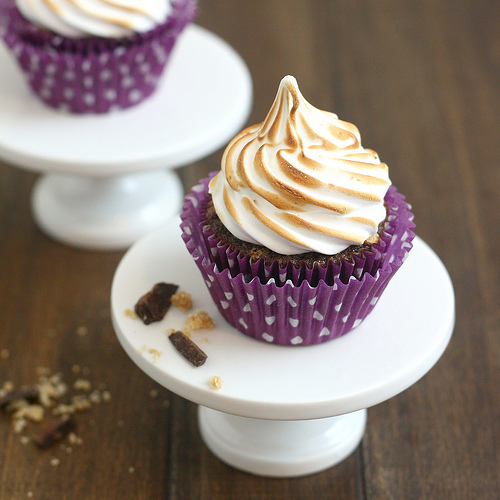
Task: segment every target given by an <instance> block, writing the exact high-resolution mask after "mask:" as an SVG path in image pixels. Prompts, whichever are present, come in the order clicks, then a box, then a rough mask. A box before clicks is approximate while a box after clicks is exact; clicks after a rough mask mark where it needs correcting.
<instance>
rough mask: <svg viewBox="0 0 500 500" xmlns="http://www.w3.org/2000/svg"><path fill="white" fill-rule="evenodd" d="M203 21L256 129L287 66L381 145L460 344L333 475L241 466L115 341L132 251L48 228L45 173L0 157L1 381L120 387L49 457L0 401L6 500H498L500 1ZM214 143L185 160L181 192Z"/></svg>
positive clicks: (251, 8)
mask: <svg viewBox="0 0 500 500" xmlns="http://www.w3.org/2000/svg"><path fill="white" fill-rule="evenodd" d="M197 22H198V24H200V25H201V26H204V27H206V28H208V29H210V30H212V31H213V32H215V33H217V34H218V35H220V36H221V37H223V38H224V39H225V40H227V41H228V42H229V43H230V44H231V45H233V46H234V47H235V48H236V50H237V51H238V52H239V53H240V54H241V55H242V57H243V58H244V60H245V61H246V63H247V64H248V66H249V69H250V71H251V73H252V77H253V82H254V90H255V96H254V107H253V111H252V114H251V117H250V119H249V124H250V123H256V122H258V121H261V120H262V119H263V118H264V116H265V114H266V112H267V110H268V108H269V106H270V105H271V103H272V100H273V99H274V96H275V92H276V89H277V86H278V83H279V81H280V79H281V78H282V77H283V76H284V75H286V74H292V75H294V76H296V77H297V79H298V81H299V84H300V87H301V90H302V92H303V94H304V96H305V97H306V98H307V99H308V100H309V102H311V103H312V104H313V105H315V106H316V107H319V108H321V109H326V110H331V111H333V112H336V113H337V114H338V115H339V116H340V117H341V118H342V119H345V120H347V121H350V122H353V123H355V124H356V125H357V126H358V127H359V129H360V131H361V135H362V139H363V144H364V145H365V146H366V147H371V148H373V149H375V150H376V151H378V153H379V154H380V156H381V158H382V160H383V161H385V162H386V163H387V164H388V165H389V168H390V175H391V178H392V180H393V183H394V184H396V185H397V186H398V188H399V189H400V191H402V192H403V193H404V194H405V195H406V197H407V199H408V200H409V201H410V202H411V203H412V205H413V208H414V213H415V221H416V225H417V230H416V231H417V234H418V235H419V236H420V237H422V238H423V239H424V240H425V241H426V242H427V243H429V244H430V246H431V247H432V248H433V249H434V250H435V251H436V253H437V254H438V255H439V256H440V258H441V259H442V261H443V262H444V264H445V266H446V267H447V269H448V271H449V273H450V275H451V278H452V281H453V283H454V287H455V293H456V303H457V320H456V327H455V331H454V334H453V337H452V340H451V343H450V345H449V347H448V349H447V350H446V352H445V353H444V355H443V357H442V358H441V360H440V361H439V362H438V363H437V365H436V366H435V367H434V368H433V369H432V370H431V371H430V372H429V373H428V374H427V375H426V376H425V377H424V378H423V379H422V380H420V381H419V382H417V383H416V384H415V385H413V386H412V387H411V388H409V389H408V390H406V391H405V392H403V393H402V394H400V395H398V396H396V397H393V398H392V399H390V400H389V401H387V402H384V403H382V404H379V405H377V406H375V407H373V408H371V409H370V410H369V412H368V424H367V429H366V432H365V435H364V439H363V441H362V444H361V445H360V446H359V448H358V449H357V450H356V451H355V452H354V454H352V455H351V456H350V457H349V458H348V459H346V460H345V461H344V462H342V463H341V464H339V465H337V466H336V467H334V468H333V469H330V470H327V471H325V472H321V473H318V474H315V475H311V476H309V477H303V478H294V479H269V478H261V477H255V476H252V475H250V474H246V473H243V472H239V471H237V470H234V469H232V468H230V467H228V466H226V465H224V464H223V463H221V462H220V461H219V460H217V459H216V458H214V456H212V454H211V453H210V452H209V451H208V450H207V448H206V447H205V446H204V444H203V442H202V441H201V438H200V435H199V433H198V429H197V424H196V406H195V405H194V404H193V403H190V402H188V401H185V400H183V399H182V398H180V397H178V396H176V395H175V394H172V393H170V392H169V391H167V390H166V389H164V388H162V387H160V386H158V385H157V384H156V383H154V382H153V381H152V380H151V379H149V378H148V377H147V376H146V375H145V374H143V372H141V371H140V370H139V369H138V368H136V366H135V365H134V364H133V363H132V362H131V360H130V359H129V358H128V357H127V356H126V355H125V353H124V351H123V350H122V348H121V347H120V345H119V344H118V341H117V339H116V337H115V334H114V331H113V328H112V325H111V321H110V313H109V303H110V286H111V280H112V277H113V274H114V272H115V269H116V266H117V265H118V263H119V261H120V259H121V257H122V255H123V252H89V251H83V250H78V249H75V248H70V247H67V246H64V245H61V244H59V243H57V242H55V241H53V240H51V239H50V238H48V237H47V236H46V235H44V234H43V233H42V232H41V231H40V230H39V229H38V228H37V226H36V225H35V224H34V222H33V218H32V214H31V210H30V195H31V189H32V186H33V183H34V181H35V179H36V177H37V176H36V174H34V173H31V172H27V171H23V170H21V169H19V168H14V167H13V166H12V165H6V164H0V235H1V236H0V311H1V313H0V350H1V353H0V354H1V356H0V385H2V384H3V383H4V382H7V381H9V382H12V384H14V385H15V386H16V387H17V386H20V385H23V384H33V383H34V382H36V381H37V380H38V377H39V374H40V367H45V368H48V369H50V370H51V372H52V373H57V372H60V373H61V374H62V375H61V376H62V378H63V380H64V381H65V382H66V383H67V384H68V386H69V392H70V393H76V392H77V391H76V389H74V388H73V386H72V384H73V381H75V380H76V379H77V378H84V379H86V380H90V381H91V382H92V384H93V388H95V389H97V390H98V391H99V394H101V395H102V394H103V393H104V391H109V395H110V396H111V399H110V400H109V401H108V402H102V403H100V404H94V405H93V406H92V408H91V409H90V410H88V411H87V412H80V413H78V415H76V419H77V422H78V427H77V435H78V436H79V437H81V438H82V443H81V445H78V444H74V445H69V444H68V443H67V442H65V444H64V445H63V446H62V447H61V446H59V445H57V446H55V447H53V448H51V449H49V450H43V451H42V450H39V449H37V448H35V446H34V445H33V444H32V443H31V442H27V439H23V438H22V436H31V435H32V434H33V433H34V432H35V431H36V429H37V427H36V425H35V424H29V425H28V427H27V428H26V429H25V430H24V431H23V432H22V433H21V434H18V433H16V432H14V430H13V427H12V423H11V417H10V415H8V414H7V413H5V412H2V413H1V414H0V446H1V450H2V451H1V452H0V498H1V499H18V498H21V499H22V498H30V497H32V498H36V499H41V498H47V499H77V500H79V499H98V498H99V499H101V498H120V499H125V498H126V499H128V498H131V499H157V498H168V499H186V498H192V499H219V498H220V499H229V498H231V499H271V498H272V499H302V498H304V499H305V498H307V499H313V498H314V499H326V498H335V499H354V498H357V499H422V498H425V499H494V498H495V499H496V498H499V497H500V490H499V482H498V481H499V479H498V478H499V463H498V459H499V435H500V432H499V417H500V406H499V386H500V384H499V382H500V381H499V359H500V343H499V336H500V308H499V304H500V287H499V281H500V260H499V258H498V252H499V249H500V231H499V227H500V201H499V196H500V174H499V172H500V148H499V147H498V144H499V134H498V132H499V126H498V125H499V118H500V92H499V90H500V88H499V84H500V37H499V36H498V33H499V32H500V3H499V2H498V1H497V0H480V1H477V2H466V1H459V0H457V1H449V0H433V1H430V0H425V1H422V2H400V1H396V0H387V1H383V2H380V1H375V0H350V1H337V2H333V1H328V0H317V1H310V0H301V1H299V0H289V1H285V0H266V1H263V0H255V1H252V2H246V1H242V0H240V1H232V2H227V1H223V0H211V1H209V0H201V1H200V14H199V17H198V20H197ZM0 112H1V110H0ZM193 118H195V117H193ZM89 146H91V145H89ZM220 156H221V151H218V152H217V153H215V154H213V155H211V156H210V157H208V158H206V159H204V160H202V161H200V162H198V163H196V164H192V165H187V166H185V167H183V168H181V169H179V175H180V176H181V178H182V180H183V182H184V184H185V186H186V188H189V187H190V186H192V185H193V184H194V183H195V182H196V181H197V179H198V178H200V177H202V176H204V175H205V174H206V173H207V172H209V171H211V170H215V169H217V168H219V161H220ZM374 334H376V332H374ZM78 368H80V372H79V373H77V372H78ZM69 451H72V453H69ZM54 458H56V459H58V460H53V459H54ZM57 463H58V464H59V465H57Z"/></svg>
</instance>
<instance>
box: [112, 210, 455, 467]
mask: <svg viewBox="0 0 500 500" xmlns="http://www.w3.org/2000/svg"><path fill="white" fill-rule="evenodd" d="M160 281H165V282H169V283H176V284H178V285H179V286H180V289H181V290H184V291H186V292H189V293H191V295H192V298H193V301H194V307H196V308H199V309H203V310H206V311H207V312H208V313H209V314H210V316H211V317H212V318H213V319H214V320H215V323H216V326H215V328H214V329H213V330H199V331H193V332H192V339H193V340H194V341H195V343H197V344H198V345H199V346H200V347H201V348H202V349H203V350H204V351H205V353H206V354H207V355H208V359H207V361H206V362H205V364H204V365H202V366H201V367H199V368H194V367H193V366H192V365H191V364H190V363H188V362H187V361H186V360H185V359H184V358H183V357H182V356H181V355H180V354H179V353H178V352H177V351H176V350H175V349H174V347H173V346H172V344H171V343H170V341H169V340H168V337H167V329H169V328H174V329H182V328H183V326H184V321H185V318H186V314H184V313H182V312H181V311H180V310H179V309H177V308H175V307H172V308H171V309H170V311H169V312H168V314H167V316H166V317H165V318H164V320H163V321H161V322H158V323H153V324H150V325H148V326H146V325H144V324H143V323H142V322H141V321H140V320H138V319H135V320H134V319H131V318H130V317H129V316H127V315H126V314H125V311H126V310H127V309H133V307H134V304H135V303H136V302H137V300H138V298H139V297H140V296H141V295H143V294H144V293H146V292H147V291H148V290H150V289H151V287H152V286H153V285H154V284H155V283H157V282H160ZM454 304H455V301H454V292H453V286H452V283H451V281H450V278H449V276H448V273H447V271H446V269H445V268H444V266H443V264H442V263H441V261H440V260H439V258H438V257H437V256H436V254H435V253H434V252H433V251H432V250H431V249H430V248H429V247H428V246H427V245H426V244H425V243H424V242H423V241H422V240H421V239H420V238H418V237H417V238H416V239H415V241H414V248H413V250H412V251H411V252H410V255H409V257H408V260H407V261H406V262H405V264H404V265H403V266H402V268H401V269H400V270H399V271H398V273H397V274H396V276H395V277H394V278H393V280H392V281H391V282H390V284H389V286H388V287H387V289H386V291H385V292H384V294H383V295H382V297H381V298H380V300H379V302H378V304H377V306H376V307H375V309H374V310H373V312H372V313H371V314H370V315H369V316H368V318H367V319H366V320H365V321H364V322H363V323H362V324H361V325H360V326H358V327H357V328H356V329H355V330H354V331H352V332H350V333H349V334H347V335H345V336H343V337H341V338H338V339H335V340H332V341H330V342H327V343H324V344H320V345H316V346H303V347H297V346H293V347H288V346H278V345H272V344H267V343H265V342H263V341H262V342H261V341H257V340H253V339H251V338H249V337H246V336H244V335H243V334H241V333H240V332H239V331H237V330H236V329H234V328H233V327H231V326H229V325H228V323H226V321H225V320H224V319H223V317H222V316H221V315H220V314H219V312H218V310H217V308H216V306H215V305H214V304H213V302H212V299H211V297H210V295H209V293H208V291H207V289H206V287H205V285H204V283H203V279H202V277H201V274H200V273H199V271H198V269H197V267H196V265H195V264H194V262H193V261H192V259H191V256H190V255H189V254H188V252H187V250H186V249H185V247H184V244H183V242H182V240H181V237H180V229H179V228H178V221H176V220H173V221H171V222H170V223H169V224H167V225H165V226H164V227H162V228H160V229H159V230H156V231H154V232H152V233H151V234H149V235H147V236H145V237H144V238H142V239H141V240H140V241H138V242H137V243H136V244H134V245H133V247H132V248H131V249H130V250H129V251H128V252H127V254H126V255H125V256H124V258H123V259H122V261H121V262H120V264H119V266H118V268H117V270H116V273H115V276H114V280H113V285H112V290H111V313H112V320H113V325H114V328H115V331H116V334H117V336H118V339H119V341H120V343H121V344H122V346H123V348H124V349H125V351H126V352H127V354H128V355H129V356H130V357H131V359H132V360H133V361H134V362H135V363H136V364H137V365H138V366H139V367H140V368H141V369H142V370H143V371H144V372H145V373H147V374H148V375H149V376H150V377H151V378H153V379H154V380H156V381H157V382H158V383H160V384H161V385H163V386H164V387H166V388H167V389H169V390H171V391H173V392H175V393H177V394H179V395H181V396H183V397H185V398H187V399H189V400H191V401H194V402H195V403H198V404H199V405H200V406H199V413H198V416H199V428H200V431H201V435H202V438H203V440H204V441H205V443H206V444H207V446H208V447H209V448H210V449H211V450H212V452H213V453H214V454H215V455H216V456H218V457H219V458H220V459H221V460H223V461H224V462H227V463H228V464H230V465H232V466H234V467H236V468H239V469H242V470H244V471H247V472H251V473H254V474H258V475H263V476H275V477H290V476H300V475H305V474H311V473H314V472H318V471H320V470H323V469H327V468H329V467H332V466H333V465H335V464H336V463H338V462H340V461H341V460H343V459H344V458H346V457H347V456H348V455H349V454H350V453H351V452H352V451H353V450H354V449H355V448H356V447H357V446H358V444H359V442H360V440H361V439H362V436H363V432H364V428H365V422H366V413H367V412H366V408H368V407H370V406H372V405H375V404H378V403H380V402H382V401H385V400H387V399H388V398H391V397H393V396H395V395H396V394H398V393H400V392H401V391H403V390H405V389H406V388H408V387H409V386H411V385H412V384H413V383H415V382H416V381H417V380H418V379H419V378H421V377H422V376H423V375H424V374H425V373H426V372H427V371H428V370H430V368H431V367H432V366H433V365H434V364H435V363H436V361H437V360H438V359H439V358H440V356H441V354H442V353H443V351H444V350H445V348H446V346H447V344H448V342H449V339H450V337H451V334H452V331H453V326H454V319H455V305H454ZM214 375H216V376H219V377H220V378H221V379H222V387H221V388H220V389H214V388H213V387H212V386H211V385H210V383H209V380H210V378H211V377H212V376H214Z"/></svg>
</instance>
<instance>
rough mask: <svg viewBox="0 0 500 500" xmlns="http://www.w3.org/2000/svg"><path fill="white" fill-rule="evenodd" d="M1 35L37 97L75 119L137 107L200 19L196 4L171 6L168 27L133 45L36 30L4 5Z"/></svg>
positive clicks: (183, 1)
mask: <svg viewBox="0 0 500 500" xmlns="http://www.w3.org/2000/svg"><path fill="white" fill-rule="evenodd" d="M0 11H1V17H2V18H3V21H2V27H1V28H0V35H1V37H2V38H3V39H4V40H5V42H6V44H7V46H8V47H9V48H10V49H11V51H12V53H13V54H14V56H15V57H16V59H17V62H18V64H19V66H20V67H21V69H22V70H23V73H24V74H25V76H26V78H27V81H28V83H29V85H30V87H31V89H32V90H33V91H34V93H35V94H36V95H37V96H38V97H39V98H40V99H41V100H42V101H43V102H44V103H45V104H47V105H49V106H51V107H54V108H58V109H61V110H65V111H68V112H71V113H107V112H109V111H112V110H115V109H126V108H129V107H131V106H135V105H137V104H139V103H141V102H142V101H144V100H145V99H146V98H148V97H149V96H150V95H151V94H153V92H154V91H155V90H156V88H157V85H158V82H159V80H160V77H161V75H162V73H163V71H164V69H165V67H166V65H167V63H168V61H169V58H170V54H171V52H172V49H173V47H174V45H175V42H176V40H177V38H178V36H179V35H180V33H181V32H182V30H183V29H184V27H185V26H186V25H187V24H188V23H189V22H191V21H192V20H193V19H194V17H195V15H196V11H197V10H196V1H195V0H178V1H176V2H173V10H172V13H171V15H170V16H169V17H168V19H167V20H166V22H165V23H164V24H163V25H161V26H158V27H156V28H155V29H153V30H151V31H149V32H148V33H144V34H138V35H136V36H134V37H132V38H130V39H122V40H113V39H104V38H97V37H94V38H88V39H79V40H71V39H68V38H63V37H60V36H57V35H54V34H52V33H49V32H47V31H44V30H40V29H38V28H36V27H35V26H34V25H33V24H31V23H30V22H29V21H27V20H26V19H24V17H23V16H22V15H21V14H20V13H19V11H18V10H17V8H16V7H15V6H14V5H13V3H12V1H10V2H6V1H5V0H2V5H0Z"/></svg>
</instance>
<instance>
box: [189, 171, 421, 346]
mask: <svg viewBox="0 0 500 500" xmlns="http://www.w3.org/2000/svg"><path fill="white" fill-rule="evenodd" d="M208 181H209V179H204V180H202V181H201V182H200V184H198V185H197V186H195V187H194V188H193V191H192V193H190V194H189V195H188V196H186V202H185V203H184V205H183V210H182V214H181V218H182V223H181V229H182V238H183V240H184V242H185V244H186V247H187V249H188V251H189V252H190V254H191V255H192V257H193V259H194V261H195V262H196V264H197V266H198V268H199V269H200V271H201V274H202V276H203V279H204V280H205V283H206V285H207V288H208V290H209V292H210V294H211V296H212V298H213V300H214V302H215V303H216V305H217V307H218V309H219V311H220V313H221V314H222V316H223V317H224V318H225V319H226V320H227V321H228V322H229V323H230V324H231V325H232V326H234V327H235V328H237V329H238V330H239V331H240V332H242V333H244V334H245V335H248V336H250V337H253V338H255V339H258V340H263V341H266V342H270V343H275V344H282V345H312V344H318V343H321V342H326V341H328V340H331V339H334V338H337V337H340V336H341V335H344V334H346V333H348V332H349V331H351V330H352V329H353V328H355V327H357V326H358V325H359V324H360V323H361V322H362V321H363V320H364V319H365V318H366V316H368V314H369V313H370V312H371V311H372V309H373V308H374V306H375V304H376V303H377V302H378V300H379V298H380V296H381V294H382V293H383V291H384V290H385V287H386V286H387V284H388V283H389V281H390V279H391V278H392V277H393V276H394V274H395V273H396V271H397V270H398V269H399V268H400V266H401V265H402V263H403V262H404V260H405V259H406V257H407V255H408V252H409V251H410V250H411V248H412V240H413V238H414V236H415V235H414V233H413V228H414V224H413V215H412V213H411V212H410V207H409V205H408V204H407V203H406V202H405V201H404V197H403V196H402V195H401V194H399V193H398V192H397V190H396V188H395V187H393V186H391V188H390V189H389V191H388V193H387V195H386V197H385V201H386V204H387V208H388V220H387V224H386V226H387V228H385V229H387V231H384V235H383V237H382V238H381V241H380V243H379V244H377V245H373V247H375V246H376V247H377V248H374V249H372V250H373V252H372V254H373V257H369V258H366V259H358V261H356V262H353V263H351V264H350V266H346V267H345V268H344V267H343V266H333V267H337V269H336V274H333V273H334V269H330V270H328V271H324V270H323V269H321V268H320V266H318V267H319V269H318V268H313V269H309V268H305V266H302V267H301V268H300V269H295V268H293V266H291V267H292V268H293V269H290V268H286V272H285V270H283V269H280V268H278V269H277V270H276V269H275V267H276V266H266V265H264V263H263V262H262V259H260V260H258V261H256V262H254V263H249V262H245V263H243V264H242V263H241V262H239V261H241V260H245V259H242V258H241V257H240V256H238V255H236V254H237V253H238V252H228V253H226V254H225V252H224V250H223V249H225V250H227V245H220V244H219V245H217V244H215V245H214V244H213V240H214V239H216V240H218V238H215V237H214V236H213V234H210V230H209V228H208V227H207V226H206V225H205V217H204V212H205V208H206V204H207V200H208V198H207V190H208ZM396 214H397V216H396ZM219 243H220V242H219ZM224 255H225V256H224ZM219 264H223V267H222V268H220V267H219ZM247 265H249V266H250V269H248V268H247V267H246V266H247ZM374 266H375V270H374V271H373V269H374ZM238 269H240V272H237V271H238ZM368 269H369V270H370V272H368ZM371 271H373V273H372V274H371ZM349 272H350V274H348V273H349ZM252 273H253V274H252ZM276 273H278V275H279V274H280V273H281V277H280V279H279V280H277V279H276V277H275V276H276ZM324 278H326V279H324ZM294 280H295V281H294Z"/></svg>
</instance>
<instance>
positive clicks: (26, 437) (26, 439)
mask: <svg viewBox="0 0 500 500" xmlns="http://www.w3.org/2000/svg"><path fill="white" fill-rule="evenodd" d="M20 441H21V444H22V445H23V446H26V445H27V444H28V443H29V442H30V441H31V439H30V438H29V437H28V436H21V439H20Z"/></svg>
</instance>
